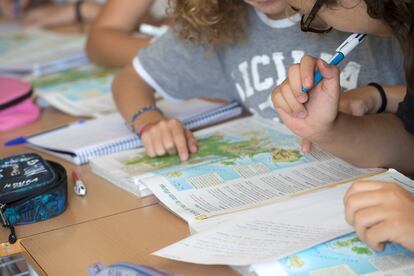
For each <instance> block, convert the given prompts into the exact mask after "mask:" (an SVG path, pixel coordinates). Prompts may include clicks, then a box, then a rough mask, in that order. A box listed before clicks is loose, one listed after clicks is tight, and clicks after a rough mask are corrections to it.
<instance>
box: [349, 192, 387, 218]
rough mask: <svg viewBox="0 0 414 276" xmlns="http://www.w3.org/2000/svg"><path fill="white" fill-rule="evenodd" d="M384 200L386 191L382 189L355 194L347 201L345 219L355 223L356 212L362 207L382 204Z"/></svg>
mask: <svg viewBox="0 0 414 276" xmlns="http://www.w3.org/2000/svg"><path fill="white" fill-rule="evenodd" d="M383 200H384V193H383V192H381V191H368V192H360V193H357V194H353V195H352V196H350V197H348V199H347V200H346V201H345V219H346V221H347V222H348V223H349V224H351V225H354V224H355V213H356V212H358V211H360V210H361V209H364V208H368V207H374V206H378V205H381V203H382V202H383Z"/></svg>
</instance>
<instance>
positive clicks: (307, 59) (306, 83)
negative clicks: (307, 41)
mask: <svg viewBox="0 0 414 276" xmlns="http://www.w3.org/2000/svg"><path fill="white" fill-rule="evenodd" d="M316 61H317V59H316V58H314V57H311V56H304V57H303V58H302V59H301V61H300V76H301V80H302V85H303V87H305V88H307V89H311V88H312V86H313V79H314V77H313V76H314V74H315V69H316V67H317V65H316Z"/></svg>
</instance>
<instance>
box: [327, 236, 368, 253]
mask: <svg viewBox="0 0 414 276" xmlns="http://www.w3.org/2000/svg"><path fill="white" fill-rule="evenodd" d="M332 247H333V248H350V249H351V251H352V252H354V253H355V254H357V255H367V256H371V255H372V254H373V253H372V251H371V250H370V249H369V248H368V247H367V246H366V245H365V244H363V243H362V242H361V240H360V239H359V238H358V237H353V238H350V239H347V240H339V241H336V242H334V243H332Z"/></svg>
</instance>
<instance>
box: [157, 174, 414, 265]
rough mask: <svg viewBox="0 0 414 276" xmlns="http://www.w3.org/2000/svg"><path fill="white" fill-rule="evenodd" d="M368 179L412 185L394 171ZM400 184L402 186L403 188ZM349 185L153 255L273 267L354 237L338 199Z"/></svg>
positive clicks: (254, 213) (260, 212) (260, 211)
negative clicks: (315, 248) (311, 249)
mask: <svg viewBox="0 0 414 276" xmlns="http://www.w3.org/2000/svg"><path fill="white" fill-rule="evenodd" d="M370 179H375V180H381V181H390V182H397V183H400V184H401V185H402V186H404V187H410V190H411V191H413V187H414V182H413V181H412V180H410V179H408V178H407V177H405V176H403V175H401V174H399V173H398V172H395V171H389V172H386V173H383V174H380V175H376V176H373V177H370ZM402 183H403V184H402ZM350 185H351V182H349V183H347V184H343V185H340V186H337V187H335V188H331V189H328V190H324V191H319V192H314V193H311V194H305V195H302V196H299V197H296V198H293V199H291V200H288V201H285V202H281V203H276V204H273V205H270V206H266V207H262V208H257V209H253V210H250V211H247V212H245V213H243V214H241V215H240V216H239V217H237V218H235V219H232V220H230V221H228V222H224V223H222V224H220V225H219V226H217V227H216V228H214V229H211V230H207V231H205V232H202V233H200V234H196V235H194V236H191V237H189V238H186V239H184V240H181V241H179V242H177V243H175V244H173V245H170V246H168V247H166V248H164V249H161V250H159V251H157V252H155V253H154V254H155V255H157V256H160V257H165V258H169V259H174V260H179V261H185V262H191V263H198V264H227V265H252V264H258V263H265V262H270V261H274V260H276V259H279V258H282V257H286V256H289V255H292V254H294V253H296V252H299V251H302V250H304V249H307V248H309V247H312V246H314V245H316V244H320V243H322V242H325V241H328V240H331V239H333V238H336V237H338V236H341V235H343V234H346V233H349V232H352V231H353V228H352V227H351V226H350V225H348V224H347V223H346V221H345V219H344V206H343V197H344V195H345V193H346V191H347V190H348V188H349V186H350Z"/></svg>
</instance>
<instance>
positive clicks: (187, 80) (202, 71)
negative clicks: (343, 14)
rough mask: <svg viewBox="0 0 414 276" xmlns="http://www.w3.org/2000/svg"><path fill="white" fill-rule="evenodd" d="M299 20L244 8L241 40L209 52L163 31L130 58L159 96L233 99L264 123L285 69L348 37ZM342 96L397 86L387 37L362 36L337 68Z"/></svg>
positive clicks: (395, 58) (396, 65) (397, 58)
mask: <svg viewBox="0 0 414 276" xmlns="http://www.w3.org/2000/svg"><path fill="white" fill-rule="evenodd" d="M299 19H300V17H299V15H295V16H293V17H291V18H286V19H282V20H270V19H269V18H267V17H266V16H265V15H264V14H262V13H260V12H258V11H256V10H254V9H253V8H249V12H248V30H247V37H246V39H245V40H243V41H242V42H240V43H238V44H235V45H232V46H227V47H224V46H223V47H219V48H215V49H213V50H212V49H209V48H208V46H207V45H199V44H197V45H195V44H191V43H189V42H185V41H183V40H180V39H179V38H178V37H177V34H176V33H175V32H174V31H168V32H167V33H166V34H164V35H163V36H162V37H160V38H159V39H158V40H156V41H155V42H154V43H153V44H152V45H151V46H150V47H148V48H147V49H142V50H141V51H140V53H139V55H138V56H137V57H136V58H135V59H134V61H133V65H134V68H135V69H136V71H137V73H138V74H139V75H140V76H141V77H142V78H143V79H144V80H145V81H146V82H147V83H148V84H149V85H150V86H152V87H153V88H154V89H155V90H157V91H158V92H159V93H160V94H161V95H162V96H164V97H166V98H169V99H176V100H183V99H189V98H193V97H210V98H221V99H227V100H237V101H239V102H240V103H242V104H243V105H244V106H245V107H246V108H247V109H248V110H250V111H251V112H253V113H257V114H259V115H261V116H262V117H264V118H275V117H276V116H277V114H276V113H275V111H274V109H273V105H272V102H271V98H270V96H271V93H272V91H273V89H274V87H275V86H276V85H278V84H280V83H281V82H282V81H283V80H285V79H286V76H287V70H288V67H289V65H291V64H294V63H299V62H300V59H301V58H302V56H303V55H305V54H307V55H312V56H316V57H321V58H323V59H324V60H328V59H330V57H331V56H332V55H333V54H334V53H335V49H336V48H337V47H338V46H339V45H340V44H341V43H342V42H343V41H344V40H345V39H346V38H347V37H348V36H349V35H350V34H348V33H341V32H336V31H332V32H330V33H328V34H324V35H317V34H313V33H303V32H301V31H300V28H299V24H298V20H299ZM340 69H341V86H342V88H343V90H344V91H346V90H350V89H353V88H356V87H358V86H365V85H367V84H368V83H369V82H378V83H381V84H403V83H405V81H404V73H403V71H402V70H403V66H402V55H401V52H400V49H399V46H398V44H397V42H396V41H395V40H393V39H391V38H379V37H368V39H367V40H366V41H364V42H363V44H362V45H360V46H358V47H357V49H355V50H354V51H353V52H352V53H350V54H349V56H347V57H346V59H345V60H344V61H343V62H342V63H341V65H340Z"/></svg>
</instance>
